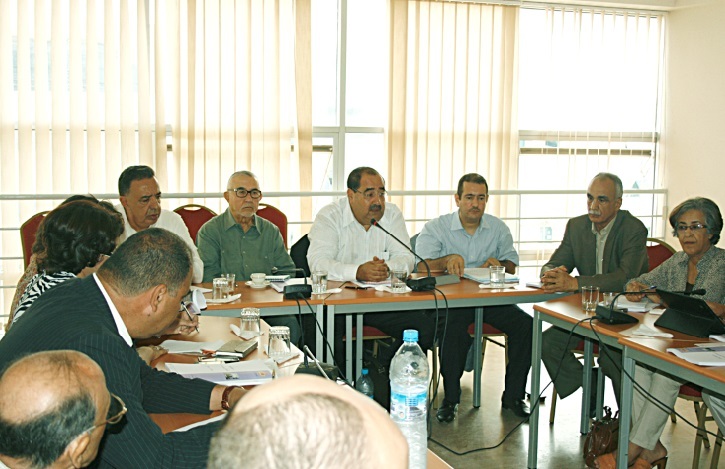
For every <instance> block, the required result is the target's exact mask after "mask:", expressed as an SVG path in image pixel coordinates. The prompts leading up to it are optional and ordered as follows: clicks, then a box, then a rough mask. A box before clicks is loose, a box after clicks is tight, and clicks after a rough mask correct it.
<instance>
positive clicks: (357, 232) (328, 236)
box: [307, 167, 435, 350]
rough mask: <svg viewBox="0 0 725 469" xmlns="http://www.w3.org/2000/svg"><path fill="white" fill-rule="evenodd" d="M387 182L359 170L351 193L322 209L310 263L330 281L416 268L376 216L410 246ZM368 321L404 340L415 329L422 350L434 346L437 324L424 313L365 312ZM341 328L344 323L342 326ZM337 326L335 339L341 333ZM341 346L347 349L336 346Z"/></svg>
mask: <svg viewBox="0 0 725 469" xmlns="http://www.w3.org/2000/svg"><path fill="white" fill-rule="evenodd" d="M386 196H387V195H386V192H385V181H383V178H382V176H380V174H379V173H378V172H377V171H376V170H374V169H373V168H368V167H360V168H356V169H354V170H353V171H352V172H351V173H350V175H349V176H348V178H347V197H343V198H341V199H339V200H337V201H335V202H332V203H331V204H329V205H327V206H325V207H323V208H322V209H321V210H320V212H319V213H318V214H317V217H316V218H315V222H314V224H313V225H312V228H311V229H310V234H309V239H310V248H309V250H308V252H307V261H308V262H309V265H310V270H311V271H313V272H314V271H316V270H326V271H327V272H328V275H329V278H330V279H331V280H341V281H353V280H359V281H363V282H382V281H384V280H386V279H387V278H388V277H389V276H390V275H389V268H392V267H394V266H401V267H402V266H405V268H407V269H408V272H412V269H413V262H414V260H415V259H414V256H413V254H412V253H411V252H410V251H408V249H406V247H405V246H403V245H401V244H400V243H399V242H398V241H396V240H395V239H393V238H392V237H391V236H390V235H388V234H386V233H385V232H384V231H383V230H380V229H378V228H374V227H373V226H372V224H371V220H372V219H375V220H376V221H377V222H378V223H379V224H380V226H382V227H384V228H385V229H386V230H388V231H390V232H391V233H393V234H394V235H395V236H396V237H397V238H398V239H400V240H401V241H402V242H403V243H405V244H406V245H408V246H409V245H410V237H409V236H408V231H407V230H406V227H405V220H404V219H403V214H402V213H401V211H400V209H399V208H398V207H396V206H395V205H393V204H386V202H385V199H386ZM363 320H364V322H365V324H366V325H369V326H372V327H375V328H377V329H380V330H381V331H383V332H384V333H386V334H388V335H390V336H391V337H393V338H395V339H396V341H401V340H402V337H403V330H405V329H416V330H418V333H419V335H418V337H419V341H418V343H419V344H420V346H421V348H422V349H423V350H427V349H428V348H430V347H432V345H433V335H434V332H435V324H434V321H433V318H432V317H428V315H426V314H424V313H423V312H420V311H415V312H413V311H410V312H408V311H404V312H400V313H375V314H365V315H364V319H363ZM338 327H339V326H338ZM338 327H336V333H335V337H336V340H337V338H338V337H341V336H342V334H341V333H338V331H337V329H338ZM336 349H337V350H340V349H342V347H339V348H337V347H336Z"/></svg>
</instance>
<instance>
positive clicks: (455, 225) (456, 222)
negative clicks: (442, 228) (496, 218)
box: [450, 210, 490, 233]
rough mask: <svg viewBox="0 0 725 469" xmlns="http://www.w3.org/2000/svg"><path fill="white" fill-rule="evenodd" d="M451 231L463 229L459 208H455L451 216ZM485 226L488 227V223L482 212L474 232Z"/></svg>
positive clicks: (481, 229) (478, 231)
mask: <svg viewBox="0 0 725 469" xmlns="http://www.w3.org/2000/svg"><path fill="white" fill-rule="evenodd" d="M450 228H451V231H456V230H458V231H465V229H464V228H463V223H461V213H460V210H456V212H455V213H454V216H452V217H451V226H450ZM486 228H490V226H489V224H488V220H486V214H485V213H484V214H483V215H481V221H480V222H479V223H478V227H477V228H476V233H480V232H481V231H483V230H484V229H486Z"/></svg>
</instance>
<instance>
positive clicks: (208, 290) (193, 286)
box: [189, 285, 211, 293]
mask: <svg viewBox="0 0 725 469" xmlns="http://www.w3.org/2000/svg"><path fill="white" fill-rule="evenodd" d="M189 290H191V291H196V290H199V291H200V292H202V293H211V288H204V287H197V286H195V285H192V286H191V287H190V288H189Z"/></svg>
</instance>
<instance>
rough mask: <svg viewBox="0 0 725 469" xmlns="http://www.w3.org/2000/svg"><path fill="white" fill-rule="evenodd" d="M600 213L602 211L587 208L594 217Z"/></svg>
mask: <svg viewBox="0 0 725 469" xmlns="http://www.w3.org/2000/svg"><path fill="white" fill-rule="evenodd" d="M601 214H602V212H600V211H599V210H589V215H593V216H595V217H598V216H599V215H601Z"/></svg>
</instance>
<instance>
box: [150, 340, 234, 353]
mask: <svg viewBox="0 0 725 469" xmlns="http://www.w3.org/2000/svg"><path fill="white" fill-rule="evenodd" d="M222 345H224V341H223V340H215V341H212V342H192V341H190V340H165V341H163V342H161V346H162V347H163V348H165V349H166V350H168V351H169V353H202V352H201V351H202V349H204V350H217V349H219V347H221V346H222Z"/></svg>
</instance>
